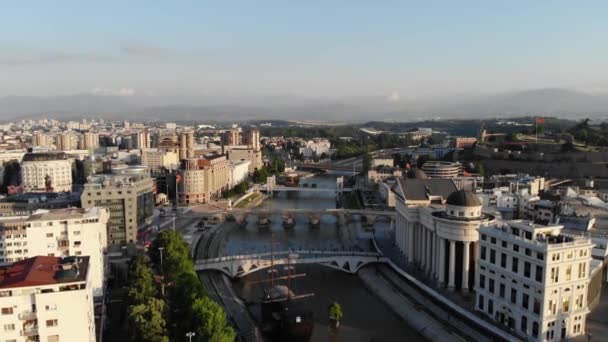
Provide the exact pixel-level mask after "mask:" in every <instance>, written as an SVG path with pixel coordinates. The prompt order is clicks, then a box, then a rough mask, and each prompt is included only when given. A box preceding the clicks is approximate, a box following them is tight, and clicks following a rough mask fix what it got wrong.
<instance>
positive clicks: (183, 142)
mask: <svg viewBox="0 0 608 342" xmlns="http://www.w3.org/2000/svg"><path fill="white" fill-rule="evenodd" d="M193 157H194V133H193V132H183V133H180V135H179V159H180V160H183V159H188V158H193Z"/></svg>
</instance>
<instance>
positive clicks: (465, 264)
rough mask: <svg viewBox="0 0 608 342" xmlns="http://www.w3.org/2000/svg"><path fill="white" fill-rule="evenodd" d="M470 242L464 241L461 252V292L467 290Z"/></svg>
mask: <svg viewBox="0 0 608 342" xmlns="http://www.w3.org/2000/svg"><path fill="white" fill-rule="evenodd" d="M470 245H471V243H470V242H468V241H467V242H465V243H464V250H463V253H462V292H467V291H468V290H469V247H470Z"/></svg>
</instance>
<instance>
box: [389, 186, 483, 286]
mask: <svg viewBox="0 0 608 342" xmlns="http://www.w3.org/2000/svg"><path fill="white" fill-rule="evenodd" d="M393 191H394V192H395V195H396V199H397V201H396V202H397V203H396V210H397V218H396V228H395V236H396V246H397V248H398V250H399V251H400V252H401V254H402V256H403V258H404V259H405V260H406V262H407V263H408V264H410V265H414V266H416V267H418V268H419V269H420V270H422V271H424V272H425V273H426V274H427V275H428V276H430V277H431V278H432V279H434V280H435V281H437V283H438V284H439V285H440V286H446V287H447V288H448V289H452V290H454V289H460V290H462V291H463V292H468V291H469V289H472V288H473V285H474V283H475V275H474V273H475V269H476V260H477V256H476V253H477V252H476V251H477V250H478V246H477V244H478V241H479V232H478V230H479V228H480V227H481V226H485V225H488V224H491V223H492V222H494V217H493V216H492V215H489V214H486V213H483V212H482V210H481V209H482V205H481V202H480V201H479V199H478V198H477V196H476V195H475V194H474V193H472V192H469V191H464V190H458V189H457V187H456V185H455V184H454V182H453V181H452V180H450V179H399V180H398V182H397V184H396V186H395V187H393Z"/></svg>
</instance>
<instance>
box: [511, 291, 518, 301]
mask: <svg viewBox="0 0 608 342" xmlns="http://www.w3.org/2000/svg"><path fill="white" fill-rule="evenodd" d="M511 303H513V304H515V303H517V290H516V289H514V288H511Z"/></svg>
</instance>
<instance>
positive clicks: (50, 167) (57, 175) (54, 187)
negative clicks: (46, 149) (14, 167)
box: [21, 153, 72, 192]
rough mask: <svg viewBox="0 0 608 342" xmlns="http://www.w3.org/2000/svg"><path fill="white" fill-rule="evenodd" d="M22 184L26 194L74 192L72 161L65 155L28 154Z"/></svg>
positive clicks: (22, 174)
mask: <svg viewBox="0 0 608 342" xmlns="http://www.w3.org/2000/svg"><path fill="white" fill-rule="evenodd" d="M21 182H22V185H23V188H24V190H25V191H26V192H69V191H72V161H71V160H69V159H67V158H66V156H65V154H64V153H27V154H25V155H24V156H23V160H22V161H21Z"/></svg>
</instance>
